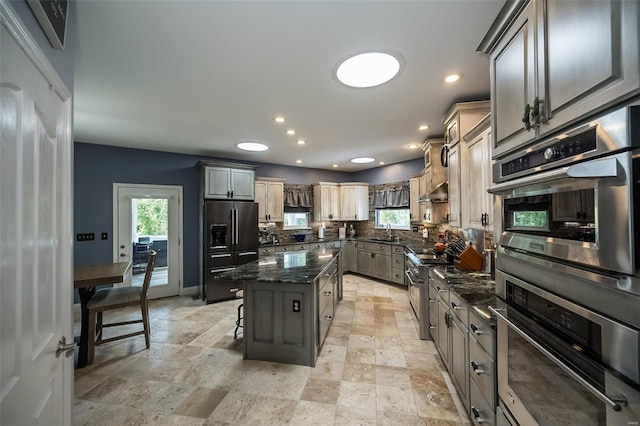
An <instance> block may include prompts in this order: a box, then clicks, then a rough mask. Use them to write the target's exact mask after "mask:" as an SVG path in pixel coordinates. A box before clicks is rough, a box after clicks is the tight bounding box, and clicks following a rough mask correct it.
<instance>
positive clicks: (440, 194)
mask: <svg viewBox="0 0 640 426" xmlns="http://www.w3.org/2000/svg"><path fill="white" fill-rule="evenodd" d="M448 197H449V183H448V182H447V181H444V182H442V183H441V184H440V185H438V186H436V187H435V188H434V189H433V191H431V192H429V193H428V194H423V195H421V196H420V197H419V198H418V200H417V202H418V203H446V202H447V201H448V200H449V198H448Z"/></svg>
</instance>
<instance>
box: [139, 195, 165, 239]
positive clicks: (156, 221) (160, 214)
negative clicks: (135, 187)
mask: <svg viewBox="0 0 640 426" xmlns="http://www.w3.org/2000/svg"><path fill="white" fill-rule="evenodd" d="M168 234H169V200H167V199H166V198H139V199H136V235H168Z"/></svg>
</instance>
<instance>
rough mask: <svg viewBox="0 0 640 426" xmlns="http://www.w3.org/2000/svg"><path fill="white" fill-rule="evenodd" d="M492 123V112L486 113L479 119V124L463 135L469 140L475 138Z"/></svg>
mask: <svg viewBox="0 0 640 426" xmlns="http://www.w3.org/2000/svg"><path fill="white" fill-rule="evenodd" d="M490 125H491V113H489V114H487V115H485V116H484V117H483V118H482V120H480V121H478V124H476V125H475V126H473V127H472V128H471V129H470V130H469V131H468V132H467V134H466V135H464V136H463V137H462V139H464V140H465V141H467V142H469V141H471V140H473V139H475V138H476V137H477V136H478V135H479V134H480V133H482V132H484V131H485V130H487V129H488V128H489V126H490Z"/></svg>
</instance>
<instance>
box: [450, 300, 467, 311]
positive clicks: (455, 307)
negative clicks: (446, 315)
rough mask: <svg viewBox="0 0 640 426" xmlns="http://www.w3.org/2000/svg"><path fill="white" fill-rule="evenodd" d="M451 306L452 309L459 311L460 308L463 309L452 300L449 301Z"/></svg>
mask: <svg viewBox="0 0 640 426" xmlns="http://www.w3.org/2000/svg"><path fill="white" fill-rule="evenodd" d="M451 307H452V308H453V310H454V311H460V310H462V309H464V308H462V307H460V306H458V305H456V304H455V303H453V302H451Z"/></svg>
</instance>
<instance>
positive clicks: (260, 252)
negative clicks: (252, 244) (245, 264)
mask: <svg viewBox="0 0 640 426" xmlns="http://www.w3.org/2000/svg"><path fill="white" fill-rule="evenodd" d="M276 248H277V247H262V248H259V249H258V256H269V255H270V254H273V253H275V252H276Z"/></svg>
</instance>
